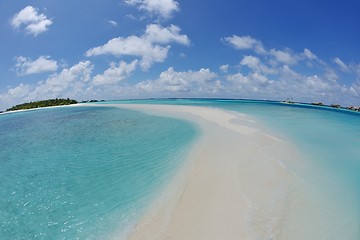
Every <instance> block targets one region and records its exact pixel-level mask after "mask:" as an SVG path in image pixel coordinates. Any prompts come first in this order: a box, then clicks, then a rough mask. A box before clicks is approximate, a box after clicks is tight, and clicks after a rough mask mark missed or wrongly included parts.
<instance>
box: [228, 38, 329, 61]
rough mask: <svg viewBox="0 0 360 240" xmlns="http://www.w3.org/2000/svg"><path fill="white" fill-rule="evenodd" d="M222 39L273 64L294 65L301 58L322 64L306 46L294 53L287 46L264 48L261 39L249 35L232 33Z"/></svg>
mask: <svg viewBox="0 0 360 240" xmlns="http://www.w3.org/2000/svg"><path fill="white" fill-rule="evenodd" d="M222 41H223V42H225V43H226V44H228V45H230V46H231V47H233V48H234V49H236V50H251V51H253V52H255V53H256V54H258V55H260V56H264V57H268V58H269V62H271V63H272V64H275V65H276V64H277V65H281V64H287V65H295V64H297V63H298V62H299V61H302V60H307V61H308V62H311V61H317V62H319V63H322V64H324V63H323V61H322V60H320V59H319V58H318V57H317V56H316V55H315V54H314V53H312V52H311V51H310V50H309V49H307V48H305V49H304V51H303V52H302V53H295V52H293V51H292V50H291V49H289V48H286V49H283V50H279V49H275V48H272V49H266V48H265V47H264V45H263V44H262V42H261V41H259V40H257V39H255V38H252V37H250V36H237V35H233V36H231V37H225V38H222Z"/></svg>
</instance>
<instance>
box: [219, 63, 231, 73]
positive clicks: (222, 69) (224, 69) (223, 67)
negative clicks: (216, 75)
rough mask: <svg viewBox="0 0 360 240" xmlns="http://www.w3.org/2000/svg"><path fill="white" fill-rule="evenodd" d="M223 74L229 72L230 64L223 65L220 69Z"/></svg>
mask: <svg viewBox="0 0 360 240" xmlns="http://www.w3.org/2000/svg"><path fill="white" fill-rule="evenodd" d="M219 69H220V70H221V71H222V72H224V73H227V72H228V71H229V64H224V65H221V66H220V68H219Z"/></svg>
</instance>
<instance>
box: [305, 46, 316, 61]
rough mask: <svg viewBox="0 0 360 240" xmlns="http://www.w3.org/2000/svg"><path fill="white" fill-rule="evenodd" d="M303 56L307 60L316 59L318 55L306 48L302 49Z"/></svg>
mask: <svg viewBox="0 0 360 240" xmlns="http://www.w3.org/2000/svg"><path fill="white" fill-rule="evenodd" d="M303 56H304V57H305V58H306V59H308V60H317V59H318V57H317V56H316V55H315V54H314V53H312V52H311V51H310V50H309V49H307V48H305V49H304V52H303Z"/></svg>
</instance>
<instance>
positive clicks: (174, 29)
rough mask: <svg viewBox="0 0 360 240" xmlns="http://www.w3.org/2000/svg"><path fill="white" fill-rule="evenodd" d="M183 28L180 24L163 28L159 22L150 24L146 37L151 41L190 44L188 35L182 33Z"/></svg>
mask: <svg viewBox="0 0 360 240" xmlns="http://www.w3.org/2000/svg"><path fill="white" fill-rule="evenodd" d="M180 31H181V29H180V28H179V27H178V26H175V25H170V26H169V27H166V28H163V27H161V26H160V25H158V24H149V25H148V26H147V27H146V31H145V35H144V38H145V39H146V40H148V41H150V42H151V43H159V44H168V43H170V42H176V43H180V44H183V45H187V46H188V45H189V44H190V40H189V38H188V36H186V35H184V34H180Z"/></svg>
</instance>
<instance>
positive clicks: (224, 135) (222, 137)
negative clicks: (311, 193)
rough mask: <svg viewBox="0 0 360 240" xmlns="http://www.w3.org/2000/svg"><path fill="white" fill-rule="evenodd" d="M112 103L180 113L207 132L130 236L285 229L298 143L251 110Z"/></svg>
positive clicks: (265, 233) (271, 234)
mask: <svg viewBox="0 0 360 240" xmlns="http://www.w3.org/2000/svg"><path fill="white" fill-rule="evenodd" d="M94 105H95V104H94ZM88 106H91V105H88ZM96 106H98V105H96ZM107 106H112V107H120V108H125V109H130V110H136V111H141V112H144V113H148V114H152V115H160V116H165V117H174V118H180V119H183V120H187V121H190V122H192V123H194V124H196V125H197V126H199V127H200V129H201V131H202V133H201V137H200V139H198V141H197V142H196V143H195V144H194V148H193V149H192V150H191V152H190V153H189V155H188V158H187V160H186V164H185V167H183V168H182V169H180V170H179V172H178V174H177V176H175V178H174V180H173V181H172V182H171V183H169V184H168V186H167V187H166V189H165V190H164V193H163V194H162V196H159V199H158V200H156V201H155V203H154V204H152V205H151V206H150V209H149V210H148V211H147V212H146V213H145V214H144V216H143V217H142V218H141V219H140V221H139V222H138V223H137V224H136V226H135V227H134V229H133V230H132V231H131V233H130V234H129V236H128V238H127V239H129V240H137V239H149V240H151V239H164V240H168V239H171V240H175V239H199V240H201V239H204V240H205V239H207V240H215V239H266V238H278V237H280V236H281V235H282V232H281V230H280V229H281V227H280V226H281V225H282V220H283V218H284V215H283V214H286V210H287V207H288V205H289V198H290V195H291V191H292V190H293V185H294V179H295V178H294V174H293V173H292V172H291V171H290V170H289V169H287V168H286V163H284V162H283V161H282V160H285V161H286V160H288V159H293V161H296V160H294V156H297V157H298V153H297V151H296V148H295V147H294V146H292V145H291V144H290V143H288V142H286V141H283V140H281V139H279V138H278V137H274V136H272V134H269V133H267V132H265V130H264V129H262V127H261V126H259V125H258V124H257V123H256V122H255V120H254V119H251V118H250V117H249V116H247V115H243V114H240V113H235V112H229V111H225V110H220V109H216V108H206V107H194V106H174V105H149V104H143V105H141V104H108V105H107ZM295 158H296V157H295ZM259 176H261V177H259ZM114 238H115V239H123V236H122V237H121V238H119V236H115V237H114Z"/></svg>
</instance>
